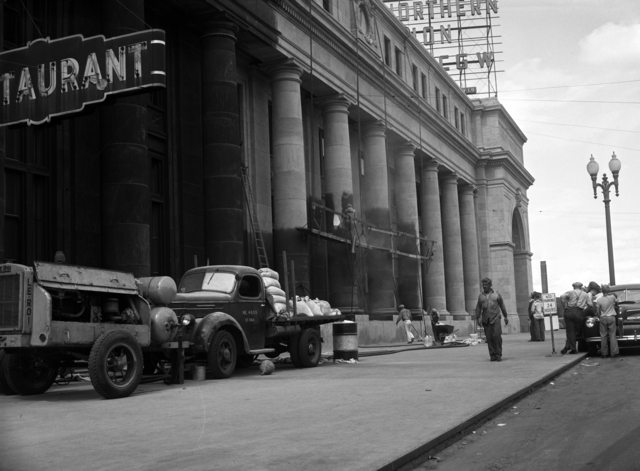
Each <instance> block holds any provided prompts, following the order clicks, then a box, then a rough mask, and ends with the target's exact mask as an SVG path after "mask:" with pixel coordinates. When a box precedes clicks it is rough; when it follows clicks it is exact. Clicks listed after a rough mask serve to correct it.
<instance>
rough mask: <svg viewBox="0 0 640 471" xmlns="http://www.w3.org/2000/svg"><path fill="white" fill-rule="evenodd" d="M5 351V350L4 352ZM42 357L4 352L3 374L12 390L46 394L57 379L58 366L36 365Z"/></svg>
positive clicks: (19, 392)
mask: <svg viewBox="0 0 640 471" xmlns="http://www.w3.org/2000/svg"><path fill="white" fill-rule="evenodd" d="M3 353H4V352H3ZM41 361H42V360H41V358H38V357H36V356H34V355H28V354H21V353H4V358H3V359H2V362H1V365H2V374H3V376H4V379H3V381H4V380H6V383H7V386H9V388H10V390H11V391H14V392H15V393H17V394H20V395H22V396H34V395H36V394H44V393H45V392H46V391H47V390H48V389H49V388H50V387H51V385H52V384H53V382H54V381H55V380H56V376H58V368H50V367H48V366H36V363H39V362H41Z"/></svg>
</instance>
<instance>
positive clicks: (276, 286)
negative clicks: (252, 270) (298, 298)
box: [258, 268, 287, 314]
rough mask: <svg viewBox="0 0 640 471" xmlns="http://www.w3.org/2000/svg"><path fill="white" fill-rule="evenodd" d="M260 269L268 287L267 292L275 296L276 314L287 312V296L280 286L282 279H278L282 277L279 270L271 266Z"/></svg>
mask: <svg viewBox="0 0 640 471" xmlns="http://www.w3.org/2000/svg"><path fill="white" fill-rule="evenodd" d="M258 271H259V272H260V276H261V277H262V282H263V283H264V287H265V288H266V289H267V293H268V294H270V295H271V297H272V298H273V304H274V305H273V309H274V311H275V312H276V314H281V313H283V312H287V298H286V297H285V294H284V291H283V290H282V288H281V286H280V281H278V280H279V279H280V275H278V272H277V271H274V270H272V269H271V268H261V269H260V270H258Z"/></svg>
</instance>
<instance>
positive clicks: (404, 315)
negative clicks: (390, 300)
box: [396, 304, 413, 343]
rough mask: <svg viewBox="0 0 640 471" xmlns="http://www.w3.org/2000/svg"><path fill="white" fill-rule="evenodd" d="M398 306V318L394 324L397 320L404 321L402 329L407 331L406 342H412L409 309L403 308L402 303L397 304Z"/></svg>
mask: <svg viewBox="0 0 640 471" xmlns="http://www.w3.org/2000/svg"><path fill="white" fill-rule="evenodd" d="M398 307H399V308H400V315H399V316H398V320H397V321H396V325H398V322H400V321H403V322H404V329H405V330H406V331H407V341H408V342H407V343H413V334H412V333H411V326H412V324H411V311H409V309H405V308H404V304H400V306H398Z"/></svg>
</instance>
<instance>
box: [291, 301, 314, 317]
mask: <svg viewBox="0 0 640 471" xmlns="http://www.w3.org/2000/svg"><path fill="white" fill-rule="evenodd" d="M296 299H297V303H296V309H297V315H298V316H308V317H313V312H311V309H309V306H307V304H306V303H305V302H304V301H303V300H302V299H300V296H296ZM289 307H290V308H291V310H292V311H293V298H291V299H290V300H289Z"/></svg>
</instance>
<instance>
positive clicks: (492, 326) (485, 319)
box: [476, 278, 509, 361]
mask: <svg viewBox="0 0 640 471" xmlns="http://www.w3.org/2000/svg"><path fill="white" fill-rule="evenodd" d="M491 285H492V282H491V278H484V279H483V280H482V291H483V292H482V293H480V295H479V296H478V304H477V305H476V318H477V320H478V322H482V327H483V328H484V333H485V335H486V337H487V346H488V347H489V356H490V357H491V361H502V325H501V324H500V311H502V316H503V317H504V323H505V325H508V324H509V319H507V308H506V307H505V306H504V301H503V300H502V296H500V293H498V292H497V291H494V290H493V289H492V288H491Z"/></svg>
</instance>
